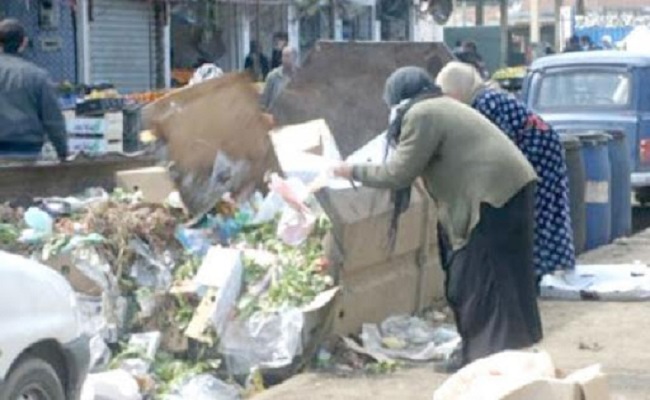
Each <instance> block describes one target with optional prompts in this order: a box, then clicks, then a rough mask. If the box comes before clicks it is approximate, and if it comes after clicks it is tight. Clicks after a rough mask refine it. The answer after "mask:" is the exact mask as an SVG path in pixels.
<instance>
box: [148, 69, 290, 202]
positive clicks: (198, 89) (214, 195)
mask: <svg viewBox="0 0 650 400" xmlns="http://www.w3.org/2000/svg"><path fill="white" fill-rule="evenodd" d="M142 116H143V122H144V125H145V127H148V128H150V129H151V130H152V131H153V133H154V134H155V135H156V136H157V137H159V138H161V139H163V141H164V142H165V143H166V144H167V147H168V153H169V158H170V159H171V160H172V161H173V162H174V168H173V170H174V171H175V172H176V173H174V174H172V179H173V180H174V181H175V182H176V184H177V187H178V188H179V191H180V193H181V197H182V198H183V202H184V203H185V205H186V206H187V208H188V210H189V211H190V212H191V213H192V214H195V215H197V214H201V213H204V212H206V211H207V210H208V209H210V208H211V207H212V206H213V205H214V204H215V203H216V202H217V201H218V200H219V199H220V198H221V196H223V195H224V194H225V193H227V192H231V193H233V194H234V195H238V194H240V193H241V192H243V191H246V190H248V189H250V188H252V187H254V186H255V185H261V184H262V182H263V178H264V175H265V173H266V172H267V171H269V170H277V169H278V168H277V165H278V164H277V160H276V157H275V153H274V151H273V146H272V145H271V140H270V138H269V136H268V132H269V130H270V128H271V124H270V122H269V120H268V118H265V117H264V115H263V114H262V112H261V110H260V108H259V104H258V94H257V93H256V91H255V89H254V87H253V86H252V85H251V83H250V80H249V78H248V77H247V75H245V74H228V75H225V76H223V77H221V78H219V79H210V80H208V81H205V82H203V83H200V84H198V85H194V86H191V87H186V88H183V89H180V90H178V91H174V92H173V93H171V94H170V95H168V96H165V97H163V98H162V99H159V100H158V101H156V102H154V103H152V104H150V105H148V106H147V107H145V108H144V109H143V114H142ZM218 154H219V155H221V156H222V157H224V156H225V157H226V158H227V159H228V161H229V164H230V165H229V167H228V168H229V169H228V170H227V171H219V173H218V174H214V173H213V172H214V171H213V166H214V163H215V159H216V157H217V155H218ZM235 164H239V165H238V166H235ZM241 165H243V166H244V167H243V168H240V167H241Z"/></svg>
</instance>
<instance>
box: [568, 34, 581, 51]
mask: <svg viewBox="0 0 650 400" xmlns="http://www.w3.org/2000/svg"><path fill="white" fill-rule="evenodd" d="M576 51H582V48H581V47H580V38H579V37H578V36H576V35H573V36H571V37H570V38H569V40H568V42H567V44H566V46H565V47H564V52H565V53H573V52H576Z"/></svg>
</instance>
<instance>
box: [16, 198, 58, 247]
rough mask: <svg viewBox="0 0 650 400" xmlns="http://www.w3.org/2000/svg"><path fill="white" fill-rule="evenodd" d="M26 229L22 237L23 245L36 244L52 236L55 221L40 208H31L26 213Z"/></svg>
mask: <svg viewBox="0 0 650 400" xmlns="http://www.w3.org/2000/svg"><path fill="white" fill-rule="evenodd" d="M25 224H27V227H28V229H25V230H24V231H23V232H22V234H21V235H20V239H19V240H20V241H21V242H22V243H28V244H35V243H40V242H42V241H43V240H44V239H45V238H47V237H48V236H50V235H52V232H53V229H54V219H53V218H52V217H51V216H50V214H48V213H46V212H45V211H43V210H41V209H40V208H36V207H30V208H28V209H27V211H26V212H25Z"/></svg>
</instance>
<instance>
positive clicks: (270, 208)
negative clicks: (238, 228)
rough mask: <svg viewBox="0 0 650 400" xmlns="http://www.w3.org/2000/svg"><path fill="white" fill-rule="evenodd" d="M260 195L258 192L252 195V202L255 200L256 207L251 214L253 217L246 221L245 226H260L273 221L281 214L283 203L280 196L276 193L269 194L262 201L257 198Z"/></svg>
mask: <svg viewBox="0 0 650 400" xmlns="http://www.w3.org/2000/svg"><path fill="white" fill-rule="evenodd" d="M260 197H262V195H261V194H260V193H259V192H258V193H255V195H254V200H257V204H258V207H257V209H256V210H255V213H254V214H253V217H252V218H251V219H250V221H248V223H247V225H249V226H255V225H262V224H266V223H268V222H271V221H273V219H275V217H276V216H277V215H278V214H280V213H281V212H282V207H283V206H284V201H283V200H282V196H280V195H279V194H278V193H276V192H273V191H271V192H269V194H267V195H266V197H264V198H263V199H262V200H259V198H260Z"/></svg>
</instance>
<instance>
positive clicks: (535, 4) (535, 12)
mask: <svg viewBox="0 0 650 400" xmlns="http://www.w3.org/2000/svg"><path fill="white" fill-rule="evenodd" d="M539 37H540V28H539V0H530V44H531V47H532V51H533V58H535V57H536V56H537V52H538V50H539V41H540V38H539Z"/></svg>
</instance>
